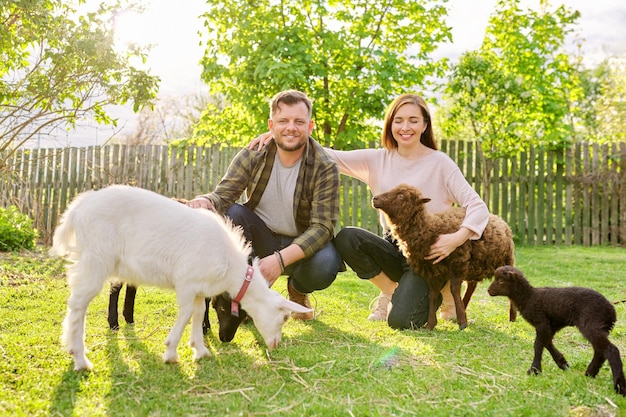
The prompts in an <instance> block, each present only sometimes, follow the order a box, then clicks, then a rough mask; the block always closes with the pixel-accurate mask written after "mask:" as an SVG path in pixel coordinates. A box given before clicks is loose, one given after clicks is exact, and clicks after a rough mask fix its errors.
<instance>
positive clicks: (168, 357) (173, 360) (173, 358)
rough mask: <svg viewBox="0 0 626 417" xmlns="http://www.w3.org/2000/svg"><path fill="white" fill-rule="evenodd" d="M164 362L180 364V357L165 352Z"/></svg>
mask: <svg viewBox="0 0 626 417" xmlns="http://www.w3.org/2000/svg"><path fill="white" fill-rule="evenodd" d="M163 362H165V363H178V355H177V354H176V353H174V354H172V353H170V352H165V353H164V354H163Z"/></svg>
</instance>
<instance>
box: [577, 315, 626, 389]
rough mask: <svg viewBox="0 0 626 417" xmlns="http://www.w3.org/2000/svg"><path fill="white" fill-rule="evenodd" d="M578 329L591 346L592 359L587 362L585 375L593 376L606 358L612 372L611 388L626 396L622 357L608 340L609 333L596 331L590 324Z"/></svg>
mask: <svg viewBox="0 0 626 417" xmlns="http://www.w3.org/2000/svg"><path fill="white" fill-rule="evenodd" d="M579 330H580V331H581V333H583V335H584V336H585V337H586V338H587V339H588V340H589V341H590V342H591V345H592V346H593V359H592V360H591V363H589V366H588V367H587V370H586V371H585V375H587V376H590V377H592V378H595V376H596V375H598V372H599V371H600V368H601V367H602V365H603V364H604V361H605V360H608V362H609V366H610V367H611V373H612V374H613V388H614V389H615V392H617V393H618V394H622V395H624V396H626V379H625V378H624V369H623V367H622V359H621V358H620V353H619V349H618V348H617V346H615V345H614V344H612V343H611V342H610V341H609V333H608V332H607V331H597V330H596V327H592V326H588V327H584V326H583V327H579Z"/></svg>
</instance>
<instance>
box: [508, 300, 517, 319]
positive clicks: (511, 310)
mask: <svg viewBox="0 0 626 417" xmlns="http://www.w3.org/2000/svg"><path fill="white" fill-rule="evenodd" d="M515 320H517V307H516V306H515V303H514V302H513V300H510V299H509V321H515Z"/></svg>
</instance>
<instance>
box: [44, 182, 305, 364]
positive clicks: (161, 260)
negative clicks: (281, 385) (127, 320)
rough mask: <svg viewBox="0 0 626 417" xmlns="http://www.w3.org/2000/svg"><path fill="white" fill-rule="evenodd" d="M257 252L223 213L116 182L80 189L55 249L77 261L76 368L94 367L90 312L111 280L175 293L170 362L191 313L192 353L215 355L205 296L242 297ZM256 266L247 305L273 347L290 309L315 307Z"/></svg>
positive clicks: (68, 323)
mask: <svg viewBox="0 0 626 417" xmlns="http://www.w3.org/2000/svg"><path fill="white" fill-rule="evenodd" d="M250 251H251V249H250V246H249V245H248V244H247V243H246V242H245V240H244V238H243V235H242V233H241V231H240V230H239V229H236V228H234V227H233V226H232V224H230V222H228V221H227V220H225V219H224V218H223V217H221V216H219V215H217V214H215V213H212V212H210V211H207V210H202V209H192V208H190V207H188V206H185V205H183V204H180V203H178V202H176V201H173V200H170V199H169V198H166V197H163V196H161V195H159V194H156V193H154V192H151V191H147V190H144V189H141V188H135V187H129V186H121V185H114V186H110V187H107V188H104V189H102V190H99V191H87V192H85V193H82V194H80V195H79V196H78V197H76V199H75V200H74V201H73V202H72V203H71V204H70V206H69V208H68V210H67V211H66V212H65V213H64V214H63V216H62V218H61V223H60V225H59V227H57V229H56V230H55V233H54V238H53V246H52V249H51V254H53V255H58V256H65V257H66V258H67V259H68V260H69V261H71V262H73V263H72V264H71V265H69V266H68V267H67V276H68V284H69V287H70V292H71V294H70V297H69V299H68V302H67V315H66V317H65V320H64V322H63V342H64V344H65V346H66V349H67V351H68V352H69V353H70V354H71V355H72V356H73V359H74V369H75V370H82V369H91V368H92V367H93V365H92V364H91V362H90V361H89V360H88V359H87V357H86V355H85V353H86V350H85V315H86V312H87V307H88V306H89V303H90V302H91V300H92V299H93V298H94V297H95V296H96V295H97V294H98V293H99V292H100V291H101V290H102V288H103V286H104V284H105V282H106V281H107V280H109V279H110V280H112V281H114V282H116V281H117V282H126V283H128V284H131V285H135V286H137V285H153V286H159V287H164V288H172V289H174V290H175V291H176V299H177V301H178V308H179V315H178V319H177V321H176V323H175V324H174V326H173V327H172V329H171V331H170V333H169V335H168V337H167V339H166V341H165V345H166V346H167V348H166V350H165V353H164V354H163V360H164V361H165V362H177V361H178V353H177V346H178V343H179V342H180V338H181V335H182V332H183V330H184V328H185V326H186V325H187V323H188V322H189V319H190V318H191V317H193V320H192V324H191V336H190V341H189V345H190V346H191V347H192V348H193V350H194V356H193V357H194V359H199V358H202V357H205V356H210V353H209V350H208V349H207V348H206V346H205V345H204V341H203V336H202V319H203V315H204V310H205V298H207V297H212V296H215V295H218V294H222V293H223V292H228V293H229V294H230V296H231V297H232V298H235V297H236V295H237V294H238V293H239V290H240V289H241V288H242V285H243V284H244V280H246V279H248V278H247V272H246V271H248V256H249V254H250ZM252 268H253V273H252V279H251V280H250V282H249V287H248V289H247V292H245V295H244V296H243V298H242V299H241V307H242V308H243V309H245V311H246V312H247V313H248V314H249V315H250V316H251V317H252V319H253V320H254V324H255V325H256V328H257V329H258V331H259V333H260V334H261V336H263V339H264V340H265V343H266V344H267V346H268V348H270V349H273V348H275V347H277V346H278V344H279V343H280V341H281V338H282V327H283V324H284V323H285V321H286V320H287V318H288V317H289V316H290V314H291V312H294V311H295V312H300V313H302V312H309V311H310V309H308V308H306V307H303V306H301V305H299V304H296V303H293V302H291V301H289V300H286V299H285V298H284V297H282V296H281V295H280V294H278V293H277V292H276V291H273V290H271V289H270V288H269V287H268V284H267V281H266V280H265V278H264V277H263V275H262V274H261V272H260V271H259V269H258V259H255V260H254V262H253V265H252Z"/></svg>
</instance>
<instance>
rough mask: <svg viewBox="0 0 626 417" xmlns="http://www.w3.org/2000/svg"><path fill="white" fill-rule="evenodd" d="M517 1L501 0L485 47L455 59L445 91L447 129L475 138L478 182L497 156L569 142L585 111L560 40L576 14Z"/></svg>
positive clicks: (572, 63)
mask: <svg viewBox="0 0 626 417" xmlns="http://www.w3.org/2000/svg"><path fill="white" fill-rule="evenodd" d="M518 4H519V0H500V1H499V2H498V4H497V7H496V12H495V13H494V14H493V15H492V16H491V18H490V20H489V25H488V28H487V32H486V35H485V39H484V41H483V44H482V46H481V47H480V49H479V50H477V51H471V52H467V53H465V54H464V55H463V56H462V57H461V58H460V60H459V62H458V64H457V65H456V66H455V67H454V69H453V71H452V73H451V76H450V78H449V84H448V86H447V89H446V94H445V96H446V100H447V102H448V106H447V107H446V108H445V111H444V113H445V114H444V115H443V117H442V118H441V121H442V123H441V128H442V131H443V133H444V136H447V137H465V138H468V139H471V140H475V141H476V142H477V143H478V144H479V147H478V149H479V151H480V156H481V158H482V161H483V163H482V167H483V172H482V175H483V184H487V179H488V178H489V176H490V173H491V170H492V163H493V159H495V158H497V157H499V156H504V155H512V154H516V153H517V152H519V151H520V150H522V149H527V148H528V147H529V146H530V145H531V144H533V145H542V146H548V147H550V148H553V149H562V148H564V147H567V146H568V145H569V143H571V141H572V137H573V133H574V124H575V123H574V121H575V119H576V117H577V115H580V111H582V110H583V109H581V108H580V107H577V103H579V102H580V100H581V99H582V98H583V88H582V84H581V80H580V76H579V75H580V72H579V69H578V63H577V62H576V61H575V60H574V59H573V58H572V56H571V55H570V54H569V53H567V51H566V50H565V47H564V45H565V39H566V36H567V35H569V34H570V33H572V31H573V26H574V24H575V22H576V20H577V19H578V17H579V16H580V13H579V12H577V11H571V10H569V9H567V8H565V7H564V6H560V7H558V8H556V9H555V10H554V11H552V12H550V11H548V8H549V7H548V6H549V5H548V2H547V1H543V2H542V5H543V8H542V10H541V11H539V12H537V11H533V10H530V9H529V10H521V9H520V8H519V6H518ZM484 197H485V200H487V201H488V200H489V195H488V190H487V189H486V190H485V194H484Z"/></svg>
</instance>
